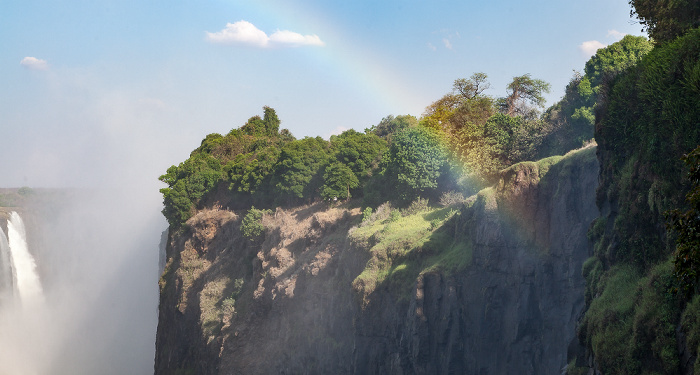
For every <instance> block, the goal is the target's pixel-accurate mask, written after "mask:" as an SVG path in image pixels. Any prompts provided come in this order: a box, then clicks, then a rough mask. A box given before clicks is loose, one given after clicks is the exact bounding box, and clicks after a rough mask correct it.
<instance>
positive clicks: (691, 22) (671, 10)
mask: <svg viewBox="0 0 700 375" xmlns="http://www.w3.org/2000/svg"><path fill="white" fill-rule="evenodd" d="M629 4H630V5H631V6H632V10H630V16H632V17H634V16H637V18H638V19H639V23H641V24H642V26H643V27H644V30H645V31H647V32H648V33H649V36H650V37H651V38H653V39H654V40H655V41H657V42H661V43H664V42H668V41H671V40H673V39H674V38H675V37H677V36H680V35H683V34H684V33H685V32H686V31H688V30H690V29H693V28H696V27H700V2H698V1H697V0H673V1H668V0H629Z"/></svg>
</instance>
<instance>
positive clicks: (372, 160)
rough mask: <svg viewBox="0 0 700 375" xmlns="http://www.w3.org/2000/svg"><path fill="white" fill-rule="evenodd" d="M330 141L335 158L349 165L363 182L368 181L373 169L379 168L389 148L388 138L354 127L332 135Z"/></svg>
mask: <svg viewBox="0 0 700 375" xmlns="http://www.w3.org/2000/svg"><path fill="white" fill-rule="evenodd" d="M330 141H331V153H332V154H333V156H334V157H335V159H336V160H337V161H339V162H341V163H343V164H345V165H346V166H348V167H349V168H350V170H352V172H353V173H354V174H355V176H356V177H357V179H358V181H360V182H361V183H363V182H365V181H367V179H368V178H369V176H370V175H371V174H372V170H373V169H376V168H377V165H378V164H379V160H380V159H381V156H382V154H383V153H384V151H385V150H386V149H387V142H386V140H384V139H382V138H380V137H378V136H377V135H376V134H374V133H371V132H370V133H360V132H358V131H356V130H353V129H350V130H346V131H344V132H343V133H342V134H340V135H337V136H336V135H334V136H331V140H330Z"/></svg>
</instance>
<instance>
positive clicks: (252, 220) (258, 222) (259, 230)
mask: <svg viewBox="0 0 700 375" xmlns="http://www.w3.org/2000/svg"><path fill="white" fill-rule="evenodd" d="M264 213H265V212H264V211H263V210H258V209H256V208H255V207H251V208H250V210H249V211H248V213H247V214H246V215H245V216H244V217H243V221H242V222H241V233H243V236H244V237H245V238H247V239H249V240H251V241H253V240H255V239H257V238H258V237H260V235H261V234H263V232H264V231H265V227H264V226H263V225H262V217H263V214H264Z"/></svg>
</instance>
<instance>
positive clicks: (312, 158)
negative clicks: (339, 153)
mask: <svg viewBox="0 0 700 375" xmlns="http://www.w3.org/2000/svg"><path fill="white" fill-rule="evenodd" d="M329 158H330V156H329V154H328V142H327V141H325V140H323V139H322V138H321V137H316V138H311V137H306V138H304V139H300V140H296V141H292V142H289V143H287V144H285V145H284V147H282V150H281V153H280V156H279V160H278V162H277V164H276V165H275V171H274V175H273V176H272V181H271V184H272V186H273V191H274V192H275V193H276V194H277V196H276V199H277V201H278V203H283V202H284V203H292V202H299V201H300V200H302V199H306V200H311V199H314V198H317V197H318V196H319V193H318V189H319V188H320V187H321V179H322V176H320V175H319V170H321V167H323V166H325V165H326V164H327V163H328V160H329Z"/></svg>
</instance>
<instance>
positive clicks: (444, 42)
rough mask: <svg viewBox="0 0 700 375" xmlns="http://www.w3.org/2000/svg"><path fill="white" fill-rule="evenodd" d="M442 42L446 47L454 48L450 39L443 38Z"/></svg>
mask: <svg viewBox="0 0 700 375" xmlns="http://www.w3.org/2000/svg"><path fill="white" fill-rule="evenodd" d="M442 43H443V44H444V45H445V48H447V49H452V43H451V42H450V40H449V39H447V38H442Z"/></svg>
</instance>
